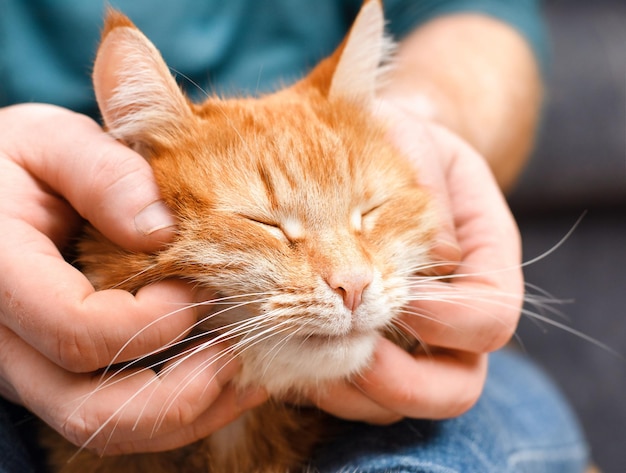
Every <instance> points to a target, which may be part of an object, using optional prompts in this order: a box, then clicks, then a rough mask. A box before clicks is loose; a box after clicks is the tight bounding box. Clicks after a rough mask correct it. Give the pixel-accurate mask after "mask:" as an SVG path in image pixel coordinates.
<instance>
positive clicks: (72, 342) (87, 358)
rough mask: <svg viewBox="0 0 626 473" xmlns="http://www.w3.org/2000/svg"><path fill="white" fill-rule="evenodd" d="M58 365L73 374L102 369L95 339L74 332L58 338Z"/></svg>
mask: <svg viewBox="0 0 626 473" xmlns="http://www.w3.org/2000/svg"><path fill="white" fill-rule="evenodd" d="M56 343H57V356H56V358H57V360H56V362H57V364H59V366H61V367H62V368H64V369H65V370H67V371H70V372H72V373H86V372H90V371H94V370H96V369H98V368H101V366H100V365H101V364H100V362H99V361H100V360H99V359H98V358H99V357H98V350H97V347H96V343H95V341H94V339H93V338H91V337H89V336H87V335H86V334H84V333H83V332H77V331H76V330H72V331H71V333H69V334H63V336H58V337H56Z"/></svg>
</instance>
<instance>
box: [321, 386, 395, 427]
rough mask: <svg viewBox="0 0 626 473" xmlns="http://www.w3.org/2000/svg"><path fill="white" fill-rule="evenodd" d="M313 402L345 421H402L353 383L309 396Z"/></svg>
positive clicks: (326, 388)
mask: <svg viewBox="0 0 626 473" xmlns="http://www.w3.org/2000/svg"><path fill="white" fill-rule="evenodd" d="M309 399H310V400H311V402H312V403H313V404H314V405H316V406H317V407H318V408H320V409H321V410H323V411H325V412H327V413H329V414H332V415H333V416H335V417H338V418H340V419H344V420H351V421H360V422H367V423H370V424H377V425H388V424H392V423H394V422H397V421H399V420H401V419H402V417H403V416H402V415H400V414H398V413H397V412H395V411H393V410H391V409H387V408H386V407H383V406H381V405H380V404H378V403H377V402H376V401H374V400H372V399H370V398H369V397H367V395H366V394H365V393H364V392H363V391H362V390H361V389H360V388H359V387H358V386H357V385H355V384H354V383H353V382H351V381H345V380H341V381H339V382H336V383H333V384H332V385H329V386H325V387H324V388H323V389H322V390H320V391H319V392H317V393H315V394H311V395H309Z"/></svg>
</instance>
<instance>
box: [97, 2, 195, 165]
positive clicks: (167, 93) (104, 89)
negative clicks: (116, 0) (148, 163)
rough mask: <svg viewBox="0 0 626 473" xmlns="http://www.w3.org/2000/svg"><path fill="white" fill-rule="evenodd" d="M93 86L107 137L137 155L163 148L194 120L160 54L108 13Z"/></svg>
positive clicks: (130, 26) (120, 18)
mask: <svg viewBox="0 0 626 473" xmlns="http://www.w3.org/2000/svg"><path fill="white" fill-rule="evenodd" d="M93 83H94V90H95V94H96V100H97V101H98V106H99V107H100V112H101V113H102V117H103V119H104V122H105V125H106V126H107V129H108V132H109V133H110V134H111V135H112V136H113V137H115V138H117V139H120V140H122V141H124V142H125V143H126V144H128V145H129V146H131V147H134V148H135V149H137V150H139V151H142V150H146V148H150V147H151V146H153V145H155V144H158V143H160V144H167V143H168V142H170V141H172V140H173V138H174V136H176V135H177V134H178V133H177V130H180V128H181V127H182V126H184V124H185V120H186V119H187V120H192V119H193V114H192V112H191V108H190V106H189V104H188V102H187V99H186V98H185V96H184V95H183V93H182V91H181V90H180V89H179V87H178V85H177V84H176V81H175V80H174V78H173V77H172V75H171V74H170V72H169V69H168V67H167V65H166V64H165V61H164V60H163V58H162V57H161V55H160V53H159V52H158V51H157V49H156V48H155V47H154V45H153V44H152V43H151V42H150V41H149V40H148V39H147V38H146V37H145V36H144V35H143V34H142V33H141V32H140V31H139V30H138V29H137V28H136V27H135V26H134V25H133V24H132V22H131V21H130V20H129V19H128V18H127V17H125V16H124V15H122V14H121V13H119V12H117V11H114V10H110V11H109V12H108V14H107V19H106V22H105V28H104V32H103V35H102V42H101V44H100V47H99V49H98V53H97V55H96V61H95V64H94V70H93ZM187 123H189V122H188V121H187ZM145 154H146V153H144V155H145Z"/></svg>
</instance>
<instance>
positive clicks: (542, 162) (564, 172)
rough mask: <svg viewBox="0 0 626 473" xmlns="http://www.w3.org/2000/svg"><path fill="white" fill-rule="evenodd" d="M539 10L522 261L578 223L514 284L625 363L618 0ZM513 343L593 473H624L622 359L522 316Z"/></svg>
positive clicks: (623, 31) (624, 44)
mask: <svg viewBox="0 0 626 473" xmlns="http://www.w3.org/2000/svg"><path fill="white" fill-rule="evenodd" d="M545 8H546V14H547V18H548V23H549V28H550V31H551V36H552V42H553V51H552V54H553V55H552V70H551V71H550V73H549V77H548V102H547V107H546V113H545V120H544V124H543V128H542V133H541V137H540V140H539V143H538V145H537V148H536V151H535V153H534V156H533V158H532V159H531V162H530V163H529V166H528V168H527V170H526V172H525V174H524V175H523V176H522V179H521V181H520V182H519V185H518V187H517V189H516V190H515V192H514V193H513V194H512V195H511V198H510V202H511V206H512V208H513V210H514V213H515V215H516V217H517V219H518V222H519V225H520V228H521V231H522V237H523V240H524V260H530V259H533V258H535V257H537V256H539V255H541V254H542V253H544V252H546V251H547V250H549V249H550V248H552V247H553V246H554V245H555V244H556V243H557V242H559V240H561V238H562V237H564V236H565V235H566V234H567V232H568V231H569V230H570V229H571V228H572V227H573V226H574V224H575V223H576V221H577V220H578V218H579V217H580V216H581V215H583V213H585V212H586V214H585V215H584V217H583V219H582V221H581V223H580V225H579V226H578V227H577V228H576V229H575V230H574V232H573V234H572V235H571V236H570V237H569V238H568V239H567V241H566V242H565V243H564V244H563V245H562V246H561V247H560V248H558V249H557V250H556V251H555V252H554V253H552V254H550V255H549V256H547V257H545V258H544V259H543V260H541V261H540V262H537V263H535V264H532V265H530V266H528V267H527V268H526V270H525V272H526V279H527V281H528V282H529V283H531V284H534V285H536V286H538V287H539V288H541V289H543V290H546V291H548V292H550V293H551V294H552V295H553V296H554V297H555V298H558V299H563V300H568V301H570V302H567V303H565V304H563V305H561V306H559V307H558V308H559V309H560V310H561V311H562V313H563V317H562V318H561V317H560V316H554V315H550V317H551V318H554V319H555V320H557V321H558V322H560V323H564V324H566V325H568V326H570V327H572V328H574V329H575V330H578V331H580V332H582V333H584V334H586V335H588V336H590V337H593V338H594V339H596V340H598V341H599V342H601V343H603V344H605V345H607V346H609V347H611V348H612V349H614V350H615V351H617V352H620V353H621V354H622V355H623V356H624V357H626V2H625V1H624V0H596V1H593V2H590V1H586V0H546V1H545ZM531 292H534V291H533V290H532V289H531ZM545 315H549V314H545ZM518 336H519V341H520V343H521V344H522V345H523V348H524V350H525V351H526V352H527V353H528V354H529V355H530V356H531V357H532V358H534V359H536V360H538V362H539V363H540V364H541V365H543V366H544V367H545V369H546V370H547V371H548V372H549V373H550V375H551V376H552V377H553V378H554V379H555V380H556V381H557V382H558V383H559V385H560V386H561V388H562V390H563V391H564V393H565V395H566V396H567V397H568V398H569V400H570V401H571V403H572V405H573V406H574V409H575V410H576V411H577V413H578V415H579V417H580V419H581V421H582V424H583V426H584V428H585V430H586V432H587V436H588V439H589V442H590V444H591V447H592V455H593V457H594V460H595V462H596V463H597V465H598V466H599V467H600V469H601V470H602V471H603V473H624V472H626V360H625V359H623V358H620V357H619V356H617V355H615V354H613V353H611V352H610V351H609V350H606V349H603V348H601V347H598V346H596V345H594V344H593V343H590V342H589V341H586V340H584V339H582V338H580V337H578V336H576V335H572V334H570V333H567V332H566V331H564V330H561V329H559V328H555V327H552V326H550V325H547V324H545V323H535V322H533V321H532V320H531V319H530V318H528V317H525V318H524V319H523V320H522V322H521V324H520V328H519V331H518Z"/></svg>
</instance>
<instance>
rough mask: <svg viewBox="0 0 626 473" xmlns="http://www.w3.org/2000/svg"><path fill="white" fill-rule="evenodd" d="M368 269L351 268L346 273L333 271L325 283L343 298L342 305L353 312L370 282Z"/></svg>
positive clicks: (370, 272) (370, 275) (369, 270)
mask: <svg viewBox="0 0 626 473" xmlns="http://www.w3.org/2000/svg"><path fill="white" fill-rule="evenodd" d="M372 278H373V275H372V270H371V269H370V268H351V269H350V270H347V271H333V272H332V273H331V274H330V275H329V276H328V277H327V278H326V283H327V284H328V285H329V286H330V288H331V289H333V290H334V291H335V292H337V293H338V294H339V295H340V296H341V297H342V298H343V305H344V306H346V308H347V309H348V310H350V311H351V312H354V311H355V310H356V309H357V308H358V307H359V306H360V305H361V302H362V299H363V291H364V290H365V288H367V286H369V285H370V284H371V282H372Z"/></svg>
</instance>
